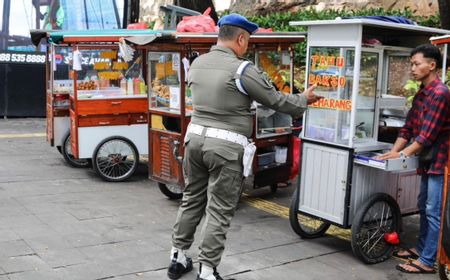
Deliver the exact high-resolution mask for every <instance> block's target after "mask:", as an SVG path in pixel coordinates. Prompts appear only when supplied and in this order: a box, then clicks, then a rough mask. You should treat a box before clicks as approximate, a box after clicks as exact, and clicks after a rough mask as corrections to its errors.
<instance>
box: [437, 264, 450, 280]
mask: <svg viewBox="0 0 450 280" xmlns="http://www.w3.org/2000/svg"><path fill="white" fill-rule="evenodd" d="M438 270H439V278H440V279H441V280H450V267H449V265H448V264H439V266H438Z"/></svg>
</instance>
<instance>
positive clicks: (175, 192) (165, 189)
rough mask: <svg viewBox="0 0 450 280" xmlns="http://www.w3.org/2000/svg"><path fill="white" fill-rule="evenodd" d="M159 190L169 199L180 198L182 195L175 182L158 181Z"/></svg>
mask: <svg viewBox="0 0 450 280" xmlns="http://www.w3.org/2000/svg"><path fill="white" fill-rule="evenodd" d="M158 187H159V190H160V191H161V192H162V193H163V194H164V195H165V196H167V197H168V198H170V199H180V198H182V197H183V191H182V190H181V188H180V186H179V185H177V184H164V183H158Z"/></svg>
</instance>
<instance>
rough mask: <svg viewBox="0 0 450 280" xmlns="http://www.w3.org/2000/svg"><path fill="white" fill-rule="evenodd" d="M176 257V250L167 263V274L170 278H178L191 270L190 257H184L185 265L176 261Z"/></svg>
mask: <svg viewBox="0 0 450 280" xmlns="http://www.w3.org/2000/svg"><path fill="white" fill-rule="evenodd" d="M177 258H178V252H175V254H174V256H173V258H172V260H171V261H170V264H169V269H168V270H167V276H169V278H170V279H178V278H180V277H181V276H183V274H185V273H188V272H189V271H191V270H192V259H191V258H188V257H186V267H184V265H182V264H181V263H179V262H177Z"/></svg>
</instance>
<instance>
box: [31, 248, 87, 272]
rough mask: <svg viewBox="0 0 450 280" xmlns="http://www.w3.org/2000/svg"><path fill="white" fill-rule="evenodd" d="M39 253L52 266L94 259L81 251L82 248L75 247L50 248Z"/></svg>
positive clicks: (80, 262)
mask: <svg viewBox="0 0 450 280" xmlns="http://www.w3.org/2000/svg"><path fill="white" fill-rule="evenodd" d="M37 253H38V256H39V257H40V258H41V259H43V260H44V261H45V262H46V263H47V264H48V265H49V266H50V267H52V268H55V267H62V266H70V265H75V264H83V263H87V262H89V261H92V259H89V258H88V257H87V256H86V255H84V254H83V253H82V252H80V250H78V249H74V248H70V249H48V250H44V251H40V252H37ZM94 259H95V258H94Z"/></svg>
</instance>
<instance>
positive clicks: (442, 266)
mask: <svg viewBox="0 0 450 280" xmlns="http://www.w3.org/2000/svg"><path fill="white" fill-rule="evenodd" d="M430 40H431V43H433V44H435V45H436V46H438V47H439V48H440V49H441V50H442V62H443V63H442V64H443V65H442V77H441V80H442V81H445V83H446V84H447V85H448V83H449V80H448V78H447V77H448V66H449V65H447V59H448V44H449V43H450V35H443V36H437V37H432V38H431V39H430ZM449 144H450V139H449ZM449 169H450V155H449V160H448V162H447V168H446V170H445V180H444V192H443V195H442V201H443V205H442V224H441V233H440V238H439V245H440V246H439V248H438V266H439V277H440V278H441V279H442V280H447V279H450V253H449V252H450V248H448V247H447V249H445V248H444V243H443V238H444V236H445V237H446V238H447V246H448V236H450V232H449V227H448V224H449V222H448V221H449V219H450V217H449V216H448V213H449V210H448V209H449V207H450V202H449V196H448V184H449V182H450V181H449V175H450V173H449Z"/></svg>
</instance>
